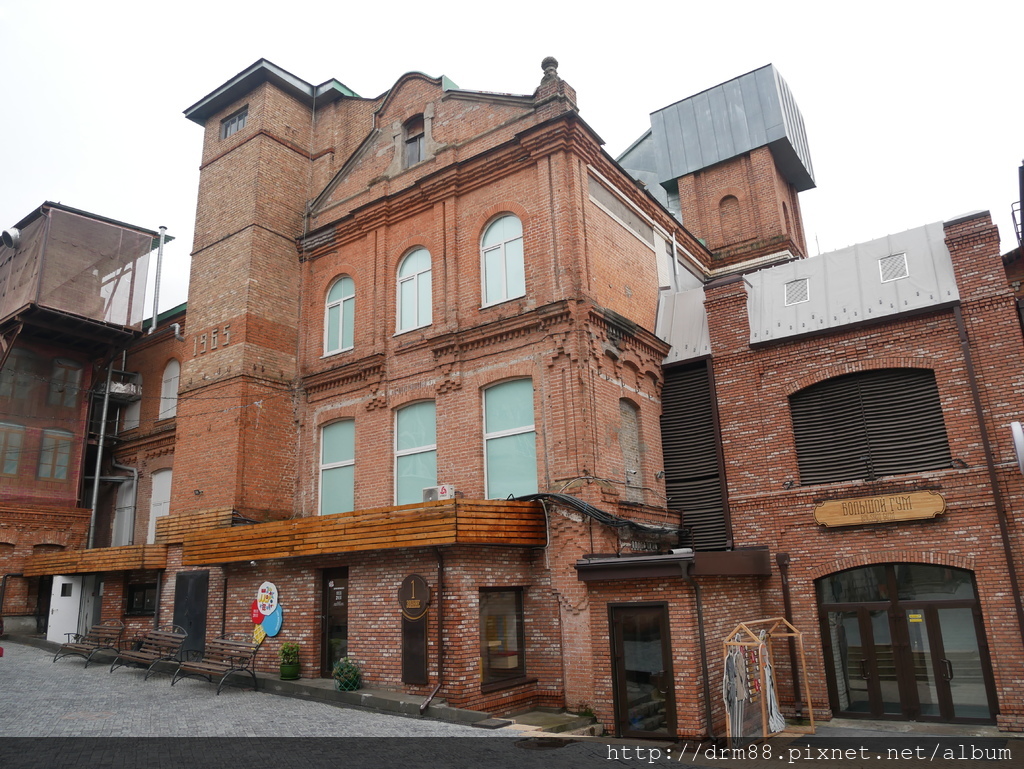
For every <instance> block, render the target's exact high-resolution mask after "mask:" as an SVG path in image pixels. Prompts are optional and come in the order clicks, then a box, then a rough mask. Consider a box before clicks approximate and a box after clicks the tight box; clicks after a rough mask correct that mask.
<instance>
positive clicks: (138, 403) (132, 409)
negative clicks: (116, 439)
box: [121, 374, 142, 430]
mask: <svg viewBox="0 0 1024 769" xmlns="http://www.w3.org/2000/svg"><path fill="white" fill-rule="evenodd" d="M135 384H136V385H137V386H138V388H139V390H138V391H139V392H142V374H136V375H135ZM141 415H142V399H141V398H138V399H136V400H133V401H132V402H131V403H129V404H128V405H127V406H125V407H124V411H123V412H122V413H121V429H122V430H134V429H135V428H136V427H138V426H139V417H140V416H141Z"/></svg>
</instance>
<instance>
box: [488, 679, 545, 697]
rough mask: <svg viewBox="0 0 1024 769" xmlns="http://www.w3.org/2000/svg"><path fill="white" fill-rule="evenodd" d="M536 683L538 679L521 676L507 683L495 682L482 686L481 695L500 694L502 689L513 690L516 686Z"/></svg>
mask: <svg viewBox="0 0 1024 769" xmlns="http://www.w3.org/2000/svg"><path fill="white" fill-rule="evenodd" d="M535 683H537V679H536V678H531V677H530V676H520V677H519V678H509V679H508V680H506V681H495V682H494V683H490V684H480V693H481V694H489V693H491V692H500V691H501V690H502V689H512V688H513V687H516V686H522V685H524V684H535Z"/></svg>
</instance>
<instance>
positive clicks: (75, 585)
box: [46, 575, 82, 643]
mask: <svg viewBox="0 0 1024 769" xmlns="http://www.w3.org/2000/svg"><path fill="white" fill-rule="evenodd" d="M81 601H82V578H81V577H64V576H60V575H58V576H55V577H54V578H53V590H52V591H51V593H50V616H49V618H48V620H47V623H46V640H47V641H53V642H54V643H64V642H65V641H67V640H68V637H67V635H66V634H67V633H77V632H78V610H79V607H80V606H81Z"/></svg>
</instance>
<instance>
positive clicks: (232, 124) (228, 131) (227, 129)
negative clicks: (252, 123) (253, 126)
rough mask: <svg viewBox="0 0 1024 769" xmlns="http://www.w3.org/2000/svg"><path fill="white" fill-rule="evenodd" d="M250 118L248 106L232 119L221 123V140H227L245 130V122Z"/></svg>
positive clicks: (228, 118)
mask: <svg viewBox="0 0 1024 769" xmlns="http://www.w3.org/2000/svg"><path fill="white" fill-rule="evenodd" d="M248 118H249V106H248V105H246V106H244V107H242V109H240V110H238V112H236V113H235V114H233V115H231V116H230V117H226V118H224V119H223V120H222V121H221V123H220V138H221V139H227V138H228V137H229V136H233V135H234V134H236V133H238V132H239V131H241V130H242V129H243V128H245V121H246V120H248Z"/></svg>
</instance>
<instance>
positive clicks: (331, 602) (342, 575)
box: [321, 569, 348, 678]
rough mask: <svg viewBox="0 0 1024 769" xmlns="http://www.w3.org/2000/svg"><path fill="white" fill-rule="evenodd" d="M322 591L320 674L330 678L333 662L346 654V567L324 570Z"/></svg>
mask: <svg viewBox="0 0 1024 769" xmlns="http://www.w3.org/2000/svg"><path fill="white" fill-rule="evenodd" d="M323 591H324V592H323V596H324V604H323V615H322V617H323V628H324V632H323V641H322V645H321V648H322V649H323V653H322V655H321V657H322V666H321V674H322V675H323V676H324V677H325V678H330V676H331V673H332V671H333V670H334V663H335V662H337V661H338V660H340V659H341V658H342V657H345V656H347V655H348V569H331V570H329V571H325V572H324V574H323Z"/></svg>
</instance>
